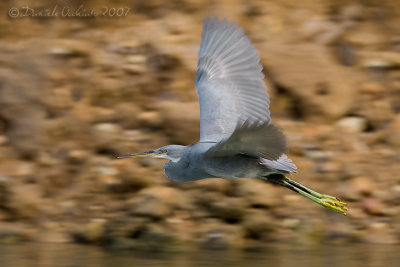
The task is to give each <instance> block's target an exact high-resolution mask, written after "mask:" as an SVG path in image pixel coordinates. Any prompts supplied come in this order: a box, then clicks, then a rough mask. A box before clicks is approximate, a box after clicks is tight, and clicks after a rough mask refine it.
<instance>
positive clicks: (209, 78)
mask: <svg viewBox="0 0 400 267" xmlns="http://www.w3.org/2000/svg"><path fill="white" fill-rule="evenodd" d="M259 62H260V59H259V57H258V55H257V53H256V51H255V49H254V47H253V46H252V45H251V43H250V40H249V38H248V37H246V36H245V35H244V33H243V30H242V29H240V28H238V29H237V28H236V23H231V24H228V23H227V20H226V19H223V20H222V21H218V19H217V18H216V17H214V18H212V19H208V18H207V19H205V20H204V24H203V33H202V41H201V45H200V51H199V59H198V65H197V74H196V79H195V84H196V88H197V93H198V95H199V102H200V141H201V142H202V141H203V142H204V141H214V142H219V141H221V140H223V139H226V138H227V137H229V136H230V135H231V134H232V133H233V132H234V131H235V129H236V126H237V125H243V124H244V122H245V121H249V122H252V123H258V124H268V123H269V121H270V112H269V98H268V94H267V92H266V90H267V88H266V87H265V85H264V83H263V81H262V79H263V77H264V75H263V74H262V66H261V65H260V63H259Z"/></svg>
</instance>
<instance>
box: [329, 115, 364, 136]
mask: <svg viewBox="0 0 400 267" xmlns="http://www.w3.org/2000/svg"><path fill="white" fill-rule="evenodd" d="M336 126H337V127H338V128H339V129H341V130H342V131H343V132H345V133H361V132H363V131H364V130H365V129H366V128H367V120H366V119H365V118H361V117H346V118H342V119H340V120H339V121H337V122H336Z"/></svg>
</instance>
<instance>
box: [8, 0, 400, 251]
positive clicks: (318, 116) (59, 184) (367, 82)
mask: <svg viewBox="0 0 400 267" xmlns="http://www.w3.org/2000/svg"><path fill="white" fill-rule="evenodd" d="M397 2H398V1H395V0H393V1H390V0H386V1H363V2H360V1H336V2H335V3H331V1H308V2H307V3H300V2H299V3H297V2H294V1H284V0H283V1H274V2H262V1H261V2H254V3H249V4H245V3H244V2H243V3H242V2H235V3H233V2H232V1H220V2H216V3H213V4H210V3H208V4H206V3H203V2H202V1H196V0H193V1H192V0H190V1H189V0H184V1H179V3H178V2H176V1H171V2H168V3H162V2H159V1H146V2H145V3H144V2H143V3H142V2H140V1H137V2H135V3H134V4H131V2H128V1H117V2H113V3H112V4H111V3H110V4H109V6H115V7H124V8H130V12H128V14H127V15H126V16H124V17H119V18H117V17H110V16H109V17H107V18H86V19H83V18H68V19H67V18H47V19H43V18H33V17H25V18H15V19H12V18H10V17H7V16H0V25H1V27H0V36H1V39H0V54H1V55H0V242H7V243H8V242H22V241H34V242H82V243H90V244H98V245H106V246H112V247H116V248H128V249H129V248H130V249H168V248H170V247H173V245H176V244H192V245H196V246H200V247H204V248H211V249H226V248H240V249H257V248H259V247H262V246H263V244H265V243H267V242H299V243H301V244H310V245H312V244H318V243H320V242H331V243H353V242H366V243H379V244H398V243H400V206H399V204H400V178H399V171H400V164H399V161H400V156H399V153H398V151H399V148H400V113H399V112H400V28H399V26H398V25H400V8H399V6H398V3H397ZM38 3H39V2H38ZM64 4H65V3H64ZM60 5H61V4H60ZM85 5H86V6H87V7H92V8H95V9H98V10H101V8H102V5H100V4H98V3H97V2H96V1H89V2H87V3H86V4H85ZM13 6H18V7H20V6H21V3H20V2H19V1H11V2H7V3H1V4H0V10H1V11H2V13H3V14H6V13H7V12H8V10H10V8H12V7H13ZM39 7H50V5H49V4H48V3H46V2H45V1H43V2H41V3H40V4H38V7H37V8H39ZM77 7H79V5H77ZM71 8H72V6H71ZM212 15H219V16H220V17H227V18H228V19H229V21H238V23H239V25H240V26H241V27H242V28H243V29H244V31H245V32H246V34H248V36H249V37H250V38H251V40H252V42H253V44H254V46H255V47H256V49H257V51H258V53H259V54H260V57H261V63H262V65H263V66H264V72H265V75H266V77H267V78H266V83H267V85H268V88H269V94H270V98H271V113H272V118H273V121H274V123H275V124H277V125H278V126H279V127H281V128H282V129H283V130H284V132H285V133H286V135H287V137H288V142H289V149H290V154H289V155H290V157H291V158H292V159H293V160H294V161H295V163H296V164H297V166H298V169H299V173H298V174H295V175H292V177H291V178H293V179H294V180H297V181H299V182H301V183H303V184H304V185H307V186H309V187H310V188H313V189H315V190H317V191H319V192H322V193H326V194H329V195H333V196H337V197H339V198H340V199H342V200H344V201H346V202H348V205H349V212H348V215H347V216H346V217H345V216H342V215H339V214H335V213H333V212H330V211H327V210H324V209H323V208H322V207H320V206H318V205H316V204H315V203H312V202H311V201H309V200H307V199H305V198H303V197H301V196H299V195H296V194H294V193H292V192H290V191H289V190H287V189H284V188H281V187H276V186H273V185H271V184H266V183H263V182H262V181H257V180H251V179H243V180H242V179H236V180H222V179H209V180H204V181H198V182H193V183H185V184H178V183H174V182H172V181H169V180H167V179H166V177H165V175H164V173H163V169H162V166H163V164H164V162H163V161H162V160H155V159H154V160H153V159H140V160H117V159H116V158H115V157H116V156H117V155H120V154H125V153H129V152H136V151H144V150H148V149H152V148H155V147H160V146H163V145H166V144H170V143H175V144H184V145H187V144H190V143H193V142H196V141H197V140H198V135H199V111H198V103H197V95H196V91H195V89H194V84H193V81H194V76H195V69H196V60H197V50H198V46H199V43H200V36H201V26H202V25H201V22H202V20H203V18H204V17H205V16H212Z"/></svg>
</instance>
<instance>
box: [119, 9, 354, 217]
mask: <svg viewBox="0 0 400 267" xmlns="http://www.w3.org/2000/svg"><path fill="white" fill-rule="evenodd" d="M263 78H264V75H263V74H262V66H261V65H260V58H259V56H258V55H257V53H256V51H255V49H254V47H253V46H252V45H251V43H250V40H249V38H248V37H247V36H246V35H245V34H244V33H243V30H242V29H241V28H237V27H236V23H231V24H228V23H227V20H226V19H223V20H222V21H219V20H218V18H217V17H214V18H211V19H210V18H206V19H205V20H204V23H203V33H202V39H201V44H200V51H199V55H198V64H197V74H196V78H195V86H196V89H197V94H198V96H199V102H200V141H199V142H198V143H196V144H192V145H188V146H182V145H167V146H163V147H160V148H157V149H154V150H149V151H145V152H139V153H132V154H127V155H123V156H120V157H119V158H127V157H129V158H133V157H152V158H163V159H168V160H169V161H168V162H167V163H166V164H165V165H164V170H165V173H166V175H167V176H168V178H169V179H171V180H173V181H176V182H190V181H196V180H200V179H205V178H258V179H261V180H264V181H268V182H272V183H274V184H278V185H281V186H284V187H286V188H289V189H291V190H293V191H294V192H296V193H299V194H301V195H302V196H305V197H307V198H309V199H311V200H312V201H314V202H316V203H318V204H320V205H322V206H323V207H325V208H327V209H330V210H333V211H336V212H338V213H341V214H343V215H345V214H346V210H347V207H346V203H344V202H341V201H339V200H338V199H337V198H335V197H332V196H328V195H324V194H320V193H317V192H315V191H313V190H311V189H309V188H307V187H305V186H303V185H301V184H299V183H297V182H295V181H293V180H291V179H289V178H288V177H287V176H286V175H288V174H290V173H293V172H297V168H296V165H295V164H294V163H293V162H292V161H291V160H290V159H289V158H288V157H287V156H286V154H285V153H286V152H287V144H286V139H285V136H284V135H283V133H282V132H281V131H280V130H279V128H278V127H276V126H275V125H274V124H272V123H271V118H270V111H269V103H270V101H269V97H268V94H267V88H266V87H265V85H264V82H263Z"/></svg>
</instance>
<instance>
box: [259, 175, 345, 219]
mask: <svg viewBox="0 0 400 267" xmlns="http://www.w3.org/2000/svg"><path fill="white" fill-rule="evenodd" d="M261 179H263V180H266V181H269V182H272V183H274V184H279V185H281V186H284V187H286V188H289V189H290V190H293V191H294V192H296V193H299V194H300V195H302V196H305V197H306V198H308V199H311V200H312V201H314V202H316V203H318V204H320V205H321V206H323V207H325V208H327V209H330V210H333V211H335V212H338V213H341V214H343V215H346V210H347V207H346V205H347V204H346V203H345V202H341V201H339V200H338V199H337V198H335V197H332V196H329V195H323V194H320V193H318V192H315V191H313V190H311V189H309V188H307V187H305V186H303V185H301V184H299V183H297V182H295V181H293V180H291V179H289V178H287V177H286V176H284V175H282V174H271V175H268V176H265V177H263V178H261Z"/></svg>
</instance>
